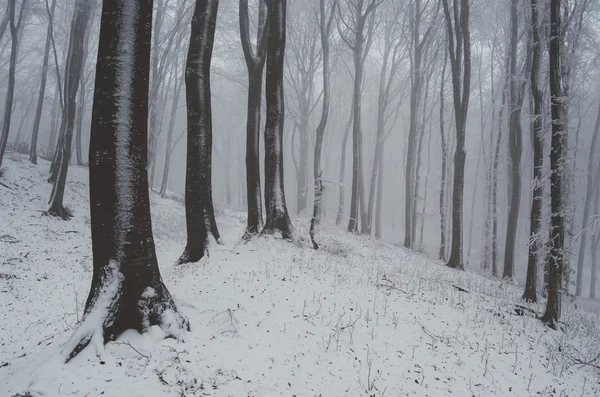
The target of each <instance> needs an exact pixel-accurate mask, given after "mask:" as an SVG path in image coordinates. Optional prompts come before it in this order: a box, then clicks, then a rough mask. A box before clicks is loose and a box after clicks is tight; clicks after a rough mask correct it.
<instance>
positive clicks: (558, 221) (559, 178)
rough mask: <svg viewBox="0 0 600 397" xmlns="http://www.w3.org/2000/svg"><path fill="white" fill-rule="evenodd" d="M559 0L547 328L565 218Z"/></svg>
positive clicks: (557, 301) (553, 20) (557, 294)
mask: <svg viewBox="0 0 600 397" xmlns="http://www.w3.org/2000/svg"><path fill="white" fill-rule="evenodd" d="M560 12H561V0H550V43H549V51H548V60H549V68H550V95H551V97H550V103H551V113H552V144H551V147H552V149H551V150H550V169H551V172H552V173H551V175H550V183H551V188H550V201H551V209H552V215H551V220H550V225H551V238H550V241H551V247H550V254H549V255H548V257H547V259H546V260H547V261H548V262H549V275H548V300H547V303H546V311H545V313H544V316H543V317H542V321H543V322H545V323H547V324H548V325H549V326H551V327H556V323H557V322H558V321H559V319H560V309H561V295H562V289H563V283H562V278H563V268H564V241H565V221H564V217H565V215H564V214H563V209H564V205H563V193H564V192H563V182H564V172H563V171H564V170H563V164H562V163H563V161H564V155H565V150H566V147H564V144H565V138H564V136H563V135H564V134H565V133H566V131H565V125H564V124H563V123H564V121H565V115H566V106H565V103H564V98H563V90H562V81H561V73H560V71H561V68H560V63H561V59H560V58H561V47H562V39H563V38H562V33H561V20H560V19H561V18H560Z"/></svg>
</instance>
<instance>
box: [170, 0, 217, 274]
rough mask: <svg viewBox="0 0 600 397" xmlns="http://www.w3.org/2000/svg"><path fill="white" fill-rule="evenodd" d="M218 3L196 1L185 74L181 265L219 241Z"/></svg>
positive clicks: (198, 256)
mask: <svg viewBox="0 0 600 397" xmlns="http://www.w3.org/2000/svg"><path fill="white" fill-rule="evenodd" d="M218 9H219V0H196V8H195V9H194V14H193V16H192V33H191V37H190V47H189V49H188V55H187V64H186V71H185V96H186V104H187V159H186V173H185V221H186V226H187V245H186V246H185V249H184V251H183V254H181V257H180V258H179V261H178V262H179V263H180V264H182V263H190V262H197V261H199V260H200V259H201V258H202V257H203V256H204V254H205V253H206V251H207V249H208V242H209V236H212V237H213V238H214V239H215V240H216V241H219V231H218V229H217V222H216V220H215V212H214V209H213V200H212V176H211V174H212V110H211V93H210V64H211V60H212V50H213V42H214V37H215V27H216V22H217V11H218Z"/></svg>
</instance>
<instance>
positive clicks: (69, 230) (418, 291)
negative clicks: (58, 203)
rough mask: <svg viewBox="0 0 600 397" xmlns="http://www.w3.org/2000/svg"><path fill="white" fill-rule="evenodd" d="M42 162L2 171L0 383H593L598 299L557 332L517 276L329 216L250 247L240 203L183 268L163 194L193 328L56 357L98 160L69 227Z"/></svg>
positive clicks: (302, 391) (69, 196)
mask: <svg viewBox="0 0 600 397" xmlns="http://www.w3.org/2000/svg"><path fill="white" fill-rule="evenodd" d="M47 169H48V164H47V163H46V162H42V163H41V164H40V165H38V166H34V165H31V164H30V163H29V162H28V161H27V158H26V157H25V156H21V155H17V154H14V153H10V154H8V158H7V159H6V164H5V169H4V176H3V177H2V179H1V180H0V181H1V182H2V183H4V184H5V185H6V186H8V187H5V186H0V395H1V396H14V395H32V396H100V395H102V396H205V395H210V396H383V395H386V396H404V395H414V396H448V395H458V396H471V395H472V396H491V395H506V396H510V395H513V396H525V395H542V396H549V395H556V396H559V395H567V396H592V395H600V370H599V369H598V367H597V366H596V365H598V364H600V363H599V362H598V361H600V359H597V360H596V361H594V362H591V361H592V360H594V359H595V358H597V357H598V354H599V353H600V318H599V315H598V314H597V313H598V307H597V305H596V304H595V303H590V302H586V304H585V305H581V304H579V305H576V303H577V302H575V303H574V302H571V301H568V302H564V307H563V312H562V318H563V320H564V321H565V323H566V324H569V325H568V326H567V325H565V326H563V329H562V330H560V331H553V330H550V329H548V328H546V327H544V326H543V325H542V324H541V323H540V322H539V320H537V319H535V318H534V317H533V316H532V315H531V314H529V313H528V312H527V311H525V313H523V312H522V311H520V310H516V311H515V304H523V302H522V301H521V300H520V296H521V293H522V290H521V287H517V286H513V285H508V284H506V283H504V282H502V281H499V280H491V279H488V278H484V277H481V276H478V275H476V274H473V273H470V272H459V271H453V270H450V269H447V268H445V267H444V266H441V265H442V264H441V263H439V262H437V261H434V260H431V259H428V258H426V257H424V256H422V255H420V254H416V253H412V252H410V251H407V250H404V249H402V248H398V247H395V246H392V245H388V244H384V243H382V242H379V241H377V240H374V239H370V238H365V237H359V236H353V235H350V234H348V233H346V232H345V231H343V230H341V229H338V228H334V227H328V226H326V227H325V228H324V229H321V230H320V231H319V233H318V238H319V239H320V242H321V243H322V244H321V245H322V249H321V250H318V251H314V250H312V249H310V248H309V247H308V245H309V244H308V243H304V245H303V246H301V247H299V246H296V245H293V244H291V243H289V242H285V241H281V240H278V239H274V238H258V239H256V240H255V241H252V242H251V243H249V244H243V243H240V237H241V236H242V234H243V229H244V221H245V214H243V213H235V212H232V211H229V210H221V211H218V213H217V221H218V224H219V228H220V231H221V234H222V237H223V240H224V245H221V246H213V247H212V249H211V251H210V257H208V258H205V259H203V260H202V261H201V262H200V263H196V264H190V265H184V266H174V265H173V264H174V262H175V260H176V259H177V257H178V256H179V255H180V254H181V252H182V249H183V247H184V244H185V234H184V233H185V219H184V208H183V207H182V206H181V204H179V203H177V202H176V201H172V200H167V199H162V198H160V197H158V196H157V195H154V194H153V195H152V196H151V202H152V221H153V227H154V235H155V237H156V242H157V253H158V256H159V264H160V268H161V272H162V276H163V279H164V281H165V283H166V285H167V286H168V288H169V290H170V291H171V293H172V294H173V296H174V297H175V299H176V302H177V304H178V305H179V308H180V310H181V311H182V312H183V313H184V314H185V315H186V316H187V317H188V318H189V320H190V324H191V332H189V333H186V334H184V335H181V336H180V339H181V340H180V341H177V340H174V339H162V338H161V332H160V330H158V329H153V330H152V332H150V333H149V334H147V335H142V336H140V335H138V334H137V333H135V332H131V333H128V334H125V335H123V336H122V337H121V338H120V339H119V341H117V342H114V343H110V344H108V345H107V346H106V347H105V349H104V351H102V350H101V349H100V350H98V351H96V350H95V349H94V347H93V346H90V347H89V348H88V349H87V350H86V351H84V352H83V353H82V354H80V355H79V356H78V357H76V358H75V359H74V360H72V361H71V362H70V363H69V364H63V363H61V362H60V361H59V360H58V359H57V355H56V352H57V351H58V350H59V349H60V345H61V343H63V342H64V341H65V340H66V339H67V338H68V337H69V335H70V334H71V333H72V332H73V330H74V327H75V326H76V323H77V320H78V319H79V316H80V315H81V313H82V310H83V306H84V303H85V299H86V298H87V293H88V288H89V283H90V279H91V266H92V263H91V242H90V231H89V208H88V202H87V195H88V189H87V169H85V168H78V167H72V168H71V169H70V171H69V181H68V184H67V192H66V195H65V202H66V203H67V205H68V206H69V208H70V209H71V210H72V211H73V213H74V218H73V219H72V220H70V221H68V222H64V221H62V220H58V219H54V218H50V217H47V216H42V212H43V211H44V210H45V209H46V200H47V198H48V197H49V194H50V190H51V186H50V185H49V184H47V183H46V182H45V179H46V173H47ZM307 223H308V222H306V220H301V222H299V221H298V220H296V224H297V225H299V226H298V228H299V233H300V235H307V233H306V230H305V229H306V227H305V226H306V224H307ZM577 306H579V307H580V308H577ZM583 306H585V309H582V308H581V307H583ZM531 308H532V309H533V310H535V311H537V312H540V311H541V310H542V306H535V305H534V306H531ZM517 312H519V313H517ZM519 314H524V315H519ZM97 354H98V356H97ZM586 362H590V364H592V365H586V364H582V363H586ZM27 393H29V394H27Z"/></svg>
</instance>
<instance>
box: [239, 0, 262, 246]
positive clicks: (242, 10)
mask: <svg viewBox="0 0 600 397" xmlns="http://www.w3.org/2000/svg"><path fill="white" fill-rule="evenodd" d="M239 14H240V38H241V42H242V49H243V51H244V59H245V60H246V67H247V69H248V114H247V120H246V189H247V192H248V225H247V226H246V234H245V238H249V237H250V236H252V235H254V234H257V233H258V232H259V230H260V228H261V227H262V226H263V216H262V193H261V188H260V161H259V160H260V112H261V101H262V82H263V72H264V66H265V60H266V57H267V39H268V37H269V31H268V28H269V25H268V23H266V9H265V3H264V1H262V0H261V1H259V15H258V32H257V38H256V54H255V53H254V51H253V49H252V43H251V42H250V23H249V17H248V0H240V6H239Z"/></svg>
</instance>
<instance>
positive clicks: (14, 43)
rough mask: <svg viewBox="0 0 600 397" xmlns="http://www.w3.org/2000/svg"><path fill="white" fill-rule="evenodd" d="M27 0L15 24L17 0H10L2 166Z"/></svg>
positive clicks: (0, 144) (0, 147) (0, 151)
mask: <svg viewBox="0 0 600 397" xmlns="http://www.w3.org/2000/svg"><path fill="white" fill-rule="evenodd" d="M25 1H26V0H23V2H22V3H21V12H20V15H19V22H17V23H16V24H15V8H16V6H17V5H16V3H17V1H16V0H8V18H9V24H10V36H11V49H10V67H9V69H8V88H7V89H6V99H5V100H4V123H3V124H2V135H1V136H0V168H1V167H2V160H3V158H4V151H5V150H6V144H7V143H8V134H9V133H10V121H11V115H12V108H13V97H14V93H15V70H16V66H17V52H18V48H19V47H18V46H19V43H18V37H17V32H18V25H19V24H20V19H21V15H22V14H23V7H25Z"/></svg>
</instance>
